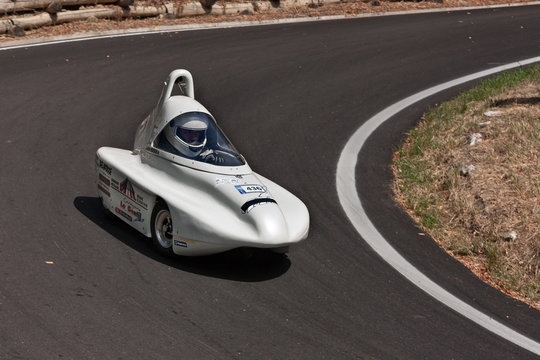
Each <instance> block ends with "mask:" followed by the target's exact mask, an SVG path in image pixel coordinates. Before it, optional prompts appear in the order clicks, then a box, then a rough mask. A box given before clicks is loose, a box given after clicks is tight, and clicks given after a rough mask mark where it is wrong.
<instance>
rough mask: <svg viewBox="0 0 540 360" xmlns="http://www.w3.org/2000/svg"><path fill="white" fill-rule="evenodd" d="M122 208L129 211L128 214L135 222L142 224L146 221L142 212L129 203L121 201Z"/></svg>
mask: <svg viewBox="0 0 540 360" xmlns="http://www.w3.org/2000/svg"><path fill="white" fill-rule="evenodd" d="M120 207H121V208H122V210H124V211H127V213H128V214H130V215H132V216H133V221H140V222H143V221H144V219H143V218H142V213H141V210H139V209H138V208H137V207H135V206H134V205H133V204H131V203H130V202H129V201H127V200H126V201H122V200H120ZM130 217H131V216H130Z"/></svg>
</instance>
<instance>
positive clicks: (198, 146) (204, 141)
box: [154, 111, 245, 166]
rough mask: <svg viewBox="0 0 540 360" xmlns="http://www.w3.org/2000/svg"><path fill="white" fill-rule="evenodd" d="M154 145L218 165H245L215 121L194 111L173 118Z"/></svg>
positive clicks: (176, 153) (186, 156)
mask: <svg viewBox="0 0 540 360" xmlns="http://www.w3.org/2000/svg"><path fill="white" fill-rule="evenodd" d="M154 146H155V147H156V148H158V149H160V150H162V151H166V152H168V153H171V154H173V155H179V156H182V157H185V158H188V159H190V160H195V161H201V162H205V163H209V164H212V165H218V166H241V165H245V161H244V158H243V157H242V156H241V155H240V154H239V153H238V151H237V150H236V149H235V148H234V146H233V145H232V144H231V142H230V141H229V140H228V139H227V137H226V136H225V134H223V132H222V131H221V129H220V128H219V126H218V125H217V124H216V122H215V120H214V119H213V118H212V117H211V116H210V115H209V114H206V113H203V112H198V111H193V112H187V113H184V114H181V115H179V116H177V117H175V118H174V119H172V120H171V121H170V122H169V123H168V124H167V125H165V127H164V128H163V130H162V131H161V133H160V134H159V135H158V136H157V138H156V140H155V141H154Z"/></svg>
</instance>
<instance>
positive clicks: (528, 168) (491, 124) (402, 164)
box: [394, 71, 540, 309]
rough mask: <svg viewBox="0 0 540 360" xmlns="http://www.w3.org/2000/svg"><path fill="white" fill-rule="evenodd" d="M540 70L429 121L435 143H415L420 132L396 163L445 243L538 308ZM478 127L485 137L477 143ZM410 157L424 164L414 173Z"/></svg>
mask: <svg viewBox="0 0 540 360" xmlns="http://www.w3.org/2000/svg"><path fill="white" fill-rule="evenodd" d="M539 73H540V71H537V72H536V75H535V76H533V77H532V78H529V79H528V80H526V81H525V82H522V83H520V84H519V85H518V86H517V87H515V88H512V89H510V90H507V91H504V92H503V93H500V94H499V95H496V96H490V97H488V98H486V99H484V100H481V101H473V102H468V103H466V104H463V103H461V104H459V103H458V104H456V105H457V106H458V108H457V109H456V111H455V113H454V118H453V119H452V120H451V121H449V120H448V119H446V120H442V121H441V122H442V123H444V125H442V126H441V124H438V125H437V126H436V127H437V128H438V129H437V131H433V126H434V123H437V121H439V120H438V119H433V120H431V121H423V122H422V123H421V124H420V126H419V128H418V130H416V134H418V132H424V134H428V139H427V140H426V139H424V140H422V141H423V143H427V144H428V145H427V146H425V147H423V148H422V149H420V150H419V149H414V147H415V146H416V147H418V141H417V139H416V140H413V141H411V140H409V141H408V142H407V143H406V144H405V145H404V148H403V150H402V151H400V153H399V155H397V156H396V158H397V161H396V164H395V166H394V173H395V175H396V179H397V180H396V184H395V191H396V194H397V198H398V200H399V201H400V202H401V203H402V204H404V206H405V207H406V208H407V209H408V210H409V212H410V213H411V215H412V216H413V217H414V218H415V219H416V220H417V221H418V222H419V223H421V224H423V227H424V228H425V229H426V231H429V232H430V233H431V234H432V235H433V237H434V238H436V239H437V241H438V242H439V243H440V245H441V246H442V247H443V248H444V249H446V250H447V251H448V252H449V253H450V254H452V255H453V256H455V257H456V258H458V259H459V260H460V261H462V262H463V263H464V264H466V265H467V266H468V267H469V268H470V269H471V270H472V271H473V272H475V273H476V274H477V275H478V276H479V277H480V278H482V279H484V280H485V281H487V282H489V283H490V284H492V285H494V286H496V287H498V288H499V289H501V290H503V291H504V292H506V293H508V294H511V295H513V296H515V297H518V298H520V299H522V300H524V301H526V302H528V303H529V304H531V305H532V306H535V307H536V308H538V309H540V161H539V160H540V76H538V74H539ZM488 111H492V112H493V111H494V112H497V113H496V116H487V115H486V113H487V112H488ZM473 133H478V134H481V135H482V141H481V142H478V143H476V144H475V145H469V144H468V143H467V137H468V136H469V135H470V134H473ZM410 161H415V164H421V165H415V166H414V167H413V169H412V171H418V172H419V174H408V175H407V173H408V172H412V171H411V169H410V168H409V166H410V165H411V162H410ZM467 165H474V167H475V169H474V170H473V171H471V172H470V173H469V174H468V175H466V176H465V175H464V174H462V173H461V169H462V168H463V167H464V166H467ZM423 172H424V173H423ZM404 173H405V176H409V178H408V179H407V178H404V176H403V175H404ZM410 176H412V178H411V177H410ZM411 179H412V180H411ZM426 219H427V220H426ZM512 232H514V234H515V235H516V237H515V239H511V237H510V236H509V234H510V233H512Z"/></svg>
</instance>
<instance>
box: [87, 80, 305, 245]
mask: <svg viewBox="0 0 540 360" xmlns="http://www.w3.org/2000/svg"><path fill="white" fill-rule="evenodd" d="M178 77H183V79H184V80H186V84H185V85H184V87H185V90H186V91H185V92H186V94H187V95H188V96H182V95H180V96H171V91H172V85H171V84H174V82H175V80H176V79H177V78H178ZM190 95H191V96H190ZM192 95H193V83H192V78H191V74H189V72H187V71H186V70H175V71H173V72H172V73H171V74H170V75H169V78H168V80H167V82H166V83H165V86H164V91H163V93H162V96H161V97H160V100H159V102H158V105H157V107H156V108H155V109H154V111H153V112H152V113H151V114H150V115H149V116H148V117H147V118H146V119H145V120H144V121H143V123H142V124H141V126H140V127H139V129H138V131H137V135H136V139H135V146H134V147H135V150H133V151H131V150H122V149H115V148H111V147H102V148H100V149H98V151H97V153H96V170H97V186H98V194H99V196H100V198H101V199H102V203H103V206H104V207H105V209H108V210H109V211H110V212H111V213H113V214H114V215H116V216H117V217H119V218H120V219H122V220H123V221H125V222H126V223H128V224H129V225H131V226H133V227H134V228H135V229H137V230H138V231H140V232H141V233H143V234H144V235H146V236H148V237H151V236H152V230H151V219H152V211H153V210H154V207H155V205H156V201H157V200H158V199H161V201H164V202H165V203H166V204H167V207H168V208H169V211H170V214H171V217H172V222H173V239H174V241H173V245H172V250H173V252H174V253H175V254H178V255H207V254H213V253H218V252H223V251H227V250H230V249H234V248H238V247H257V248H284V247H288V246H290V245H293V244H296V243H298V242H300V241H302V240H304V239H305V238H306V237H307V235H308V230H309V213H308V210H307V208H306V206H305V205H304V203H303V202H302V201H301V200H299V199H298V198H297V197H296V196H294V195H293V194H291V193H290V192H288V191H287V190H285V189H284V188H282V187H281V186H279V185H277V184H276V183H274V182H272V181H270V180H269V179H266V178H265V177H263V176H261V175H258V174H256V173H254V172H253V171H252V170H251V169H250V167H249V166H248V165H247V163H245V164H242V165H239V166H223V165H213V164H209V163H204V162H201V161H194V160H191V159H188V158H185V157H182V156H178V155H175V154H171V153H169V152H167V151H163V150H161V149H159V148H156V146H154V141H156V138H157V136H158V135H159V134H160V132H161V131H162V130H163V129H164V127H165V126H167V124H168V123H169V122H170V121H171V120H172V119H173V118H175V117H177V116H179V115H180V114H182V113H183V112H193V111H198V112H202V113H206V114H209V115H210V113H209V112H208V110H206V109H205V108H204V107H203V106H202V105H200V104H199V103H198V102H196V101H195V100H194V99H193V98H192ZM210 116H211V115H210ZM242 159H243V158H242ZM250 204H251V206H249V205H250ZM242 207H243V208H242Z"/></svg>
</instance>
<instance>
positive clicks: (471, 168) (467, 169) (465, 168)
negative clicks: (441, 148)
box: [459, 165, 476, 177]
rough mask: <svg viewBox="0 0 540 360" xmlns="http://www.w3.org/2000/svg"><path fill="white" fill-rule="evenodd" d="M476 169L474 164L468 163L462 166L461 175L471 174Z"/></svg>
mask: <svg viewBox="0 0 540 360" xmlns="http://www.w3.org/2000/svg"><path fill="white" fill-rule="evenodd" d="M474 170H476V166H474V165H467V166H463V167H462V168H461V170H459V175H461V176H465V177H467V176H469V175H470V174H471V172H473V171H474Z"/></svg>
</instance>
